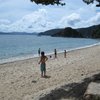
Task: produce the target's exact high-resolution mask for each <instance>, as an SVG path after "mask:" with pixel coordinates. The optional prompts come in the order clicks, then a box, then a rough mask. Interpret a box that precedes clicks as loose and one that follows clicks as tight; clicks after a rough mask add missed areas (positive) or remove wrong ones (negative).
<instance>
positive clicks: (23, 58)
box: [0, 42, 100, 65]
mask: <svg viewBox="0 0 100 100" xmlns="http://www.w3.org/2000/svg"><path fill="white" fill-rule="evenodd" d="M96 45H100V42H98V43H95V44H92V45H87V46H83V47H77V48H73V49H68V50H67V49H66V53H68V52H71V51H75V50H81V49H85V48H90V47H93V46H96ZM63 52H64V51H62V50H61V51H59V52H57V53H58V54H60V53H63ZM53 54H54V52H50V53H46V55H47V56H49V55H53ZM38 57H39V56H38V54H35V55H32V54H30V55H25V56H18V57H11V58H7V59H0V65H1V64H6V63H11V62H16V61H23V60H28V59H33V58H38Z"/></svg>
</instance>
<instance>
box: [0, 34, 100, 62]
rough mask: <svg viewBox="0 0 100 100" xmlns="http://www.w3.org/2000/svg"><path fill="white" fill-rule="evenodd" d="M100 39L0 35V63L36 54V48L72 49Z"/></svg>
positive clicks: (50, 49)
mask: <svg viewBox="0 0 100 100" xmlns="http://www.w3.org/2000/svg"><path fill="white" fill-rule="evenodd" d="M99 42H100V40H96V39H85V38H62V37H50V36H37V35H0V63H2V62H4V61H9V59H10V60H12V59H13V60H18V59H20V58H22V59H24V58H31V57H36V56H38V49H39V48H40V49H41V51H45V53H46V54H49V53H53V51H54V49H57V51H58V52H61V51H64V50H72V49H76V48H80V47H84V46H89V45H93V44H97V43H99Z"/></svg>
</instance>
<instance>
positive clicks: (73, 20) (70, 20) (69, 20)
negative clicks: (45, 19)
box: [59, 13, 80, 27]
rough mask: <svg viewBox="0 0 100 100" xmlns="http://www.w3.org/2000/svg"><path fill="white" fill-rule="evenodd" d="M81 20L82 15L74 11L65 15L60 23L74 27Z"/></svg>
mask: <svg viewBox="0 0 100 100" xmlns="http://www.w3.org/2000/svg"><path fill="white" fill-rule="evenodd" d="M79 22H80V15H79V14H77V13H72V14H71V15H69V16H64V17H62V19H61V20H60V22H59V24H60V25H63V27H64V26H71V27H74V26H75V25H76V24H77V23H79Z"/></svg>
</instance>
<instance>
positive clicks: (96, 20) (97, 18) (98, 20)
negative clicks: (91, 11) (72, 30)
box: [88, 12, 100, 25]
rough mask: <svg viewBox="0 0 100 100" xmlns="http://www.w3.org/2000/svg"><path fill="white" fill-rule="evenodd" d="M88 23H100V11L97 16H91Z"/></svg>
mask: <svg viewBox="0 0 100 100" xmlns="http://www.w3.org/2000/svg"><path fill="white" fill-rule="evenodd" d="M88 23H90V24H91V25H94V24H96V25H97V24H100V12H99V13H97V14H96V16H94V17H92V18H90V19H89V20H88Z"/></svg>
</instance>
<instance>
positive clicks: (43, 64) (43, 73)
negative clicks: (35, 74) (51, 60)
mask: <svg viewBox="0 0 100 100" xmlns="http://www.w3.org/2000/svg"><path fill="white" fill-rule="evenodd" d="M47 60H48V58H47V56H45V53H44V52H41V58H40V61H39V64H41V65H40V69H41V77H45V76H46V61H47Z"/></svg>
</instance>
